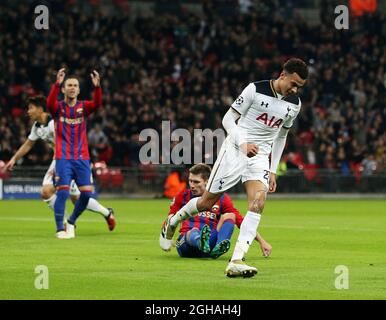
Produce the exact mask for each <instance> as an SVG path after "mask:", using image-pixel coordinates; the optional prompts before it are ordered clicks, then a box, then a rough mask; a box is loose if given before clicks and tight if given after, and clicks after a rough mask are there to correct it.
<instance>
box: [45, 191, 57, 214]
mask: <svg viewBox="0 0 386 320" xmlns="http://www.w3.org/2000/svg"><path fill="white" fill-rule="evenodd" d="M43 201H44V202H45V203H47V206H48V208H50V209H51V210H52V211H54V205H55V201H56V194H55V193H54V194H53V195H52V196H51V198H48V199H43Z"/></svg>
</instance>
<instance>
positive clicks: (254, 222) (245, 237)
mask: <svg viewBox="0 0 386 320" xmlns="http://www.w3.org/2000/svg"><path fill="white" fill-rule="evenodd" d="M260 219H261V214H260V213H256V212H252V211H248V212H247V214H246V215H245V217H244V220H243V222H242V223H241V226H240V233H239V237H238V239H237V242H236V246H235V249H234V251H233V255H232V259H231V261H234V260H242V259H243V258H244V255H245V254H246V253H247V252H248V249H249V246H250V245H251V244H252V242H253V240H254V239H255V237H256V232H257V227H258V226H259V223H260Z"/></svg>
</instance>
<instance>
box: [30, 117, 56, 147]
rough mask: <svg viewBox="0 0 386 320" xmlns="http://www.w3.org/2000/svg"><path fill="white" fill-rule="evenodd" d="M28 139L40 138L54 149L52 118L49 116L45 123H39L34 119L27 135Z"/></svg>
mask: <svg viewBox="0 0 386 320" xmlns="http://www.w3.org/2000/svg"><path fill="white" fill-rule="evenodd" d="M28 139H29V140H32V141H36V140H38V139H42V140H43V141H45V142H47V143H48V145H49V146H50V147H51V148H52V149H55V124H54V120H53V119H51V117H49V118H48V122H47V124H40V123H38V122H36V121H35V123H34V124H33V126H32V129H31V132H30V134H29V136H28Z"/></svg>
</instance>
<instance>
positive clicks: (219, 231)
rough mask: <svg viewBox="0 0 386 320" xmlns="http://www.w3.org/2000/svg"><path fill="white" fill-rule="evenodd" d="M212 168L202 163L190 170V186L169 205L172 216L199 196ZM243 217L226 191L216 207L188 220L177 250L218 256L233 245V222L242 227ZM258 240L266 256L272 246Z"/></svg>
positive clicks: (185, 222)
mask: <svg viewBox="0 0 386 320" xmlns="http://www.w3.org/2000/svg"><path fill="white" fill-rule="evenodd" d="M210 172H211V168H210V167H209V166H208V165H206V164H203V163H200V164H196V165H194V166H193V167H191V168H190V170H189V187H190V189H185V190H183V191H181V192H180V193H179V194H178V195H177V196H176V197H175V198H174V199H173V202H172V204H171V206H170V211H169V217H170V216H173V215H174V214H176V213H177V211H178V210H180V209H181V208H182V207H183V206H184V205H185V204H186V203H187V202H188V201H189V200H190V199H192V198H194V197H200V196H201V195H202V194H203V193H204V191H205V187H206V184H207V182H208V179H209V176H210ZM242 221H243V217H242V215H241V214H240V212H239V211H238V210H237V209H236V208H235V207H234V206H233V203H232V200H231V198H230V197H229V196H228V195H227V194H226V193H224V194H223V195H222V196H221V197H220V199H219V200H218V201H217V202H216V203H215V204H214V206H213V207H212V208H211V209H210V210H208V211H204V212H200V213H199V214H198V215H196V216H194V217H191V218H189V219H187V220H185V221H184V222H183V223H182V225H181V229H180V235H179V237H178V239H177V241H176V248H177V252H178V254H179V255H180V256H181V257H188V258H193V257H196V258H200V257H201V258H205V257H211V258H214V259H216V258H218V257H220V256H221V255H223V254H224V253H226V252H227V251H228V250H229V248H230V239H231V237H232V234H233V229H234V225H235V224H236V225H237V226H238V227H240V225H241V222H242ZM256 240H257V241H258V242H259V244H260V248H261V250H262V252H263V255H264V256H265V257H268V256H269V255H270V254H271V251H272V246H271V245H270V244H269V243H268V242H266V241H265V240H264V239H263V237H262V236H260V235H259V234H257V235H256Z"/></svg>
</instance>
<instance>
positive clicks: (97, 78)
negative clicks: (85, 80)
mask: <svg viewBox="0 0 386 320" xmlns="http://www.w3.org/2000/svg"><path fill="white" fill-rule="evenodd" d="M90 76H91V81H92V84H93V85H94V86H95V87H99V85H100V81H101V77H100V76H99V73H98V72H97V71H96V70H94V71H93V72H92V73H91V74H90Z"/></svg>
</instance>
